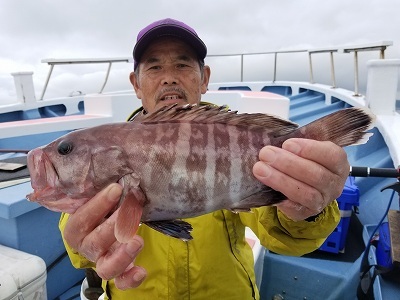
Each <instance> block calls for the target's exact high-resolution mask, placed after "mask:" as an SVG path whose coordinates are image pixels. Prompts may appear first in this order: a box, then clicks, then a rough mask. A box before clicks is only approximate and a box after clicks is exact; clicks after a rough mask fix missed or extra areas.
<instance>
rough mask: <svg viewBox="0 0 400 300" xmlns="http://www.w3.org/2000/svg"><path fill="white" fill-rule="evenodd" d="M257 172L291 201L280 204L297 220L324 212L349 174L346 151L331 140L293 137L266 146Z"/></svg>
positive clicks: (341, 188) (337, 194) (265, 181)
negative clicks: (278, 146)
mask: <svg viewBox="0 0 400 300" xmlns="http://www.w3.org/2000/svg"><path fill="white" fill-rule="evenodd" d="M259 159H260V161H259V162H257V163H256V164H255V165H254V167H253V173H254V175H255V176H256V177H257V179H258V180H260V181H261V182H262V183H264V184H265V185H268V186H269V187H271V188H273V189H274V190H277V191H280V192H282V193H283V194H284V195H285V196H286V197H287V200H285V201H283V202H282V203H279V204H278V205H277V207H278V208H279V210H281V211H282V212H283V213H284V214H285V215H286V216H288V217H289V218H290V219H292V220H294V221H299V220H304V219H306V218H308V217H311V216H314V215H317V214H318V213H320V212H321V211H322V210H323V209H324V208H325V207H326V206H327V205H328V204H329V203H331V202H332V201H333V200H334V199H336V198H337V197H338V196H340V194H341V192H342V190H343V187H344V184H345V181H346V178H347V176H348V174H349V169H350V166H349V163H348V161H347V155H346V152H345V151H344V150H343V149H342V148H341V147H339V146H337V145H335V144H333V143H331V142H320V141H315V140H307V139H289V140H287V141H285V142H284V143H283V145H282V149H281V148H277V147H272V146H265V147H264V148H262V149H261V151H260V153H259Z"/></svg>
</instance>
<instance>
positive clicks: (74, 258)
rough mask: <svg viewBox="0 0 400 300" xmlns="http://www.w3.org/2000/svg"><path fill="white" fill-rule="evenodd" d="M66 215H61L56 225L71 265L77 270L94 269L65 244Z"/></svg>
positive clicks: (91, 263)
mask: <svg viewBox="0 0 400 300" xmlns="http://www.w3.org/2000/svg"><path fill="white" fill-rule="evenodd" d="M68 217H69V215H68V214H65V213H62V214H61V218H60V222H59V224H58V228H59V229H60V231H61V236H62V239H63V242H64V246H65V249H66V250H67V253H68V256H69V259H70V260H71V263H72V265H73V266H74V267H75V268H77V269H86V268H94V267H95V264H94V263H93V262H91V261H89V260H87V259H86V258H85V257H83V256H82V255H80V254H79V253H78V252H76V251H75V250H74V249H72V248H71V247H70V246H69V245H68V244H67V242H66V241H65V239H64V229H65V225H66V224H67V221H68Z"/></svg>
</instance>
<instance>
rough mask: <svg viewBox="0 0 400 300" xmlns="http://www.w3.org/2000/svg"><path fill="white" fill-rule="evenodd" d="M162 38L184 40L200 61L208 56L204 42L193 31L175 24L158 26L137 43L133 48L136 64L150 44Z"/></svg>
mask: <svg viewBox="0 0 400 300" xmlns="http://www.w3.org/2000/svg"><path fill="white" fill-rule="evenodd" d="M162 36H172V37H177V38H179V39H182V40H183V41H184V42H185V43H187V44H188V45H190V46H191V47H192V48H193V50H194V51H195V52H196V53H197V55H198V58H199V59H204V58H205V57H206V55H207V47H206V45H205V44H204V42H203V41H202V40H201V39H200V38H199V37H198V36H196V35H195V34H193V33H192V32H191V31H189V30H187V29H185V28H182V27H180V26H175V25H173V24H169V25H166V24H163V25H162V26H157V27H154V28H152V29H151V30H149V31H148V32H146V34H144V35H143V36H142V37H141V39H140V40H139V41H138V42H137V43H136V45H135V47H134V48H133V58H134V60H135V62H139V61H140V58H141V57H142V55H143V53H144V51H145V50H146V48H147V47H148V46H149V44H150V43H151V42H152V41H153V40H155V39H157V38H159V37H162Z"/></svg>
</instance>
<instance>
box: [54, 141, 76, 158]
mask: <svg viewBox="0 0 400 300" xmlns="http://www.w3.org/2000/svg"><path fill="white" fill-rule="evenodd" d="M73 149H74V146H73V144H72V143H71V142H67V141H61V142H60V143H59V144H58V148H57V151H58V153H59V154H61V155H67V154H70V153H71V152H72V150H73Z"/></svg>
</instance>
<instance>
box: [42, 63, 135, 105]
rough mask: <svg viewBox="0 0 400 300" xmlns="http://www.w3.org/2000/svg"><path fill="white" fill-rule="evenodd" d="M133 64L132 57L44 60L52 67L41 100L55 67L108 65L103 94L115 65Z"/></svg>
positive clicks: (101, 90) (101, 89)
mask: <svg viewBox="0 0 400 300" xmlns="http://www.w3.org/2000/svg"><path fill="white" fill-rule="evenodd" d="M119 62H125V63H132V62H133V59H132V58H130V57H120V58H90V59H87V58H75V59H53V58H49V59H42V63H47V64H48V65H49V66H50V70H49V73H48V74H47V78H46V81H45V84H44V87H43V91H42V94H41V96H40V98H39V99H40V100H43V97H44V94H45V93H46V90H47V86H48V85H49V81H50V77H51V74H52V73H53V69H54V66H55V65H72V64H104V63H107V64H108V68H107V72H106V75H105V79H104V83H103V85H102V86H101V88H100V91H99V94H101V93H103V90H104V87H105V86H106V84H107V81H108V77H109V75H110V71H111V66H112V64H113V63H119Z"/></svg>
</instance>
